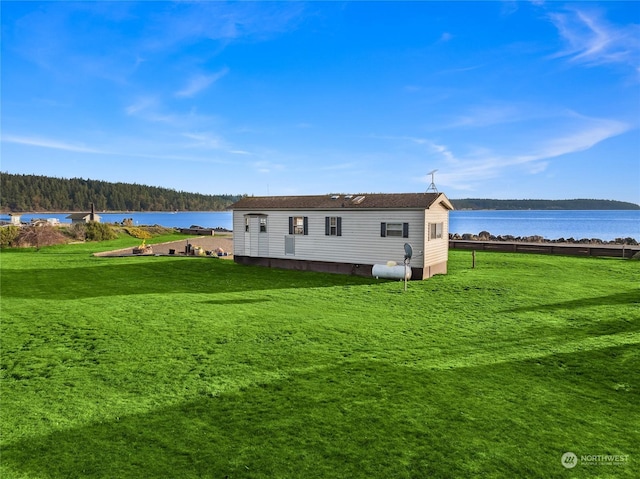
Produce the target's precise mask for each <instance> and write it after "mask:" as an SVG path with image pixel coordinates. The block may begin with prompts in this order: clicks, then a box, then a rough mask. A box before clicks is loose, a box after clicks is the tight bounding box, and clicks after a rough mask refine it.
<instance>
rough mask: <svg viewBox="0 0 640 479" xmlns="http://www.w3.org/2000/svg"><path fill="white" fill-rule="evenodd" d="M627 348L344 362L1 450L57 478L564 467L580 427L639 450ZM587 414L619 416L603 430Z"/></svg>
mask: <svg viewBox="0 0 640 479" xmlns="http://www.w3.org/2000/svg"><path fill="white" fill-rule="evenodd" d="M616 351H623V350H621V349H619V348H618V349H616V348H614V349H613V351H598V352H596V353H591V352H581V353H574V354H569V355H554V356H553V357H550V358H547V359H545V360H543V361H542V362H541V361H539V360H538V361H536V362H532V361H525V362H517V363H510V364H500V365H497V366H496V365H492V366H483V367H477V368H461V369H455V370H449V371H415V370H411V369H407V368H404V367H401V366H394V365H392V364H389V363H386V362H379V361H355V362H345V363H342V364H339V365H333V366H329V367H322V368H314V370H313V371H312V372H297V373H296V372H294V373H293V375H292V376H290V377H289V378H287V379H284V380H278V381H275V382H271V383H270V382H266V383H262V384H256V385H255V386H254V387H251V388H246V389H243V390H241V391H238V392H230V393H225V394H223V395H220V396H217V397H203V398H201V399H198V400H194V401H191V402H185V403H183V404H180V405H177V406H172V407H167V408H162V409H158V410H156V411H153V412H150V413H148V414H143V415H133V416H129V417H114V418H112V419H111V420H106V421H104V422H100V423H94V424H90V425H87V426H84V427H79V428H75V429H70V430H63V431H57V432H53V433H51V434H49V435H46V436H43V437H32V438H28V439H24V440H22V441H19V442H16V443H14V444H10V445H8V446H6V447H5V448H4V449H3V451H2V462H3V466H4V467H5V468H7V469H9V470H11V471H15V472H19V473H21V474H25V475H28V476H32V477H50V478H54V479H58V478H70V477H78V478H79V477H83V478H85V477H92V478H107V477H109V478H111V477H118V478H141V477H144V478H148V479H155V478H166V477H180V478H196V477H197V478H200V477H220V478H224V477H229V478H232V477H233V478H239V477H247V478H248V477H251V478H272V477H287V478H289V477H291V478H294V477H295V478H313V477H335V478H340V477H345V478H346V477H348V478H357V477H367V478H371V477H471V476H480V475H485V474H488V475H489V476H491V475H493V474H494V473H495V471H501V473H502V474H503V475H504V476H511V477H521V476H523V475H528V476H529V477H561V474H562V473H563V472H564V471H563V470H561V469H560V467H561V466H560V461H559V457H560V454H561V453H562V451H564V450H566V448H567V447H570V446H571V447H580V446H581V447H586V446H585V445H584V444H580V438H581V437H593V436H594V434H596V435H597V436H598V437H599V440H600V441H601V442H599V443H598V444H599V446H600V447H601V448H602V449H603V450H607V451H608V450H610V449H611V450H612V451H618V452H620V453H625V452H629V451H626V450H625V448H626V447H631V439H630V438H629V437H628V435H627V434H626V433H625V430H628V429H627V428H628V417H629V416H628V415H629V414H631V411H633V410H634V408H635V406H634V403H635V399H634V397H632V396H635V395H634V394H631V393H629V392H627V391H621V392H619V393H616V392H614V391H613V390H611V389H610V388H609V387H608V385H607V384H606V381H607V380H610V379H611V378H614V377H617V376H621V377H628V371H627V370H626V369H625V368H624V367H622V365H621V364H617V363H613V364H610V363H607V360H608V359H609V357H610V355H611V354H612V353H613V352H616ZM627 351H628V349H627ZM636 358H637V355H636ZM559 361H560V362H561V363H562V364H563V365H565V366H563V367H562V368H559V367H558V362H559ZM604 365H606V366H607V369H606V371H604V370H603V369H604V368H603V367H602V366H604ZM603 375H604V376H603ZM505 377H508V378H509V381H508V382H505ZM628 381H631V380H630V379H629V380H628ZM567 383H571V385H570V386H569V385H568V384H567ZM583 388H584V389H583ZM587 390H588V391H589V396H590V398H592V401H589V402H586V403H585V402H584V400H583V399H581V397H580V395H581V393H582V392H583V391H587ZM569 391H573V394H575V396H574V395H572V394H571V393H569ZM559 398H562V407H560V403H559V402H558V399H559ZM605 398H606V401H605V400H604V399H605ZM599 400H602V403H603V404H599ZM604 403H606V404H604ZM614 404H615V407H613V405H614ZM576 405H582V406H581V407H583V409H581V408H576ZM553 411H555V413H554V412H553ZM612 411H613V412H612ZM586 413H588V415H589V417H590V418H594V420H595V419H598V418H604V419H606V420H603V421H602V422H601V423H600V425H599V429H598V430H597V431H595V430H594V426H593V424H592V423H591V422H590V421H584V420H583V419H584V418H583V415H584V414H586ZM532 419H535V420H534V421H533V422H532ZM596 422H597V421H596ZM627 443H628V444H627ZM588 444H590V443H588ZM563 448H564V449H563ZM534 458H535V460H534ZM621 472H630V471H621Z"/></svg>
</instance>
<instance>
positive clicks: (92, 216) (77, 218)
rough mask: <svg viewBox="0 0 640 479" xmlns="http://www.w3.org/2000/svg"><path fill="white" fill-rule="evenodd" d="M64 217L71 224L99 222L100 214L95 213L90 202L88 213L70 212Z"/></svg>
mask: <svg viewBox="0 0 640 479" xmlns="http://www.w3.org/2000/svg"><path fill="white" fill-rule="evenodd" d="M66 218H67V219H68V220H71V224H75V223H88V222H89V221H95V222H96V223H100V216H99V215H97V214H96V213H95V209H94V207H93V203H91V212H90V213H71V214H70V215H69V216H67V217H66Z"/></svg>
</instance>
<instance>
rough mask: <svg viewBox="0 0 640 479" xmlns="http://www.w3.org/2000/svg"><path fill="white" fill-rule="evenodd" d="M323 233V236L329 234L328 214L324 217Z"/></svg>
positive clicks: (329, 222)
mask: <svg viewBox="0 0 640 479" xmlns="http://www.w3.org/2000/svg"><path fill="white" fill-rule="evenodd" d="M324 234H325V236H329V235H330V234H331V218H329V217H328V216H325V217H324Z"/></svg>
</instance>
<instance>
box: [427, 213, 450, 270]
mask: <svg viewBox="0 0 640 479" xmlns="http://www.w3.org/2000/svg"><path fill="white" fill-rule="evenodd" d="M424 215H425V224H426V227H425V244H426V247H425V253H424V267H427V266H431V265H435V264H439V263H442V262H444V261H447V260H448V258H449V210H447V209H446V208H445V207H443V206H442V205H441V204H440V203H437V204H435V205H432V206H431V209H429V210H426V211H425V212H424ZM431 223H442V238H438V239H431V238H429V225H430V224H431Z"/></svg>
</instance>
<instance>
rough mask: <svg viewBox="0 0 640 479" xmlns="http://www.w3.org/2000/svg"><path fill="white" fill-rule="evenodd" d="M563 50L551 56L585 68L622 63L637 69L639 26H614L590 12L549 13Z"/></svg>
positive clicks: (571, 10) (639, 40) (639, 55)
mask: <svg viewBox="0 0 640 479" xmlns="http://www.w3.org/2000/svg"><path fill="white" fill-rule="evenodd" d="M549 19H550V20H551V22H552V23H553V25H554V26H555V27H556V28H557V29H558V32H559V34H560V36H561V37H562V39H563V41H564V42H565V48H564V49H563V50H562V51H560V52H558V53H557V54H555V55H554V57H567V58H569V59H570V60H571V61H572V62H575V63H581V64H585V65H588V66H594V65H603V64H613V63H617V64H625V65H629V66H631V67H633V68H634V69H636V70H637V69H638V67H640V60H639V59H640V25H638V24H628V25H614V24H611V23H609V22H607V21H606V20H605V19H604V18H602V15H601V14H600V13H599V12H598V11H596V10H593V9H589V10H587V9H583V8H580V9H579V8H573V9H567V10H566V11H565V12H562V13H558V12H553V13H549Z"/></svg>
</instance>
